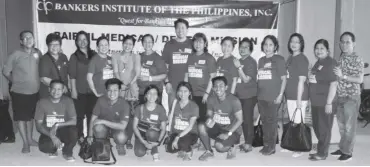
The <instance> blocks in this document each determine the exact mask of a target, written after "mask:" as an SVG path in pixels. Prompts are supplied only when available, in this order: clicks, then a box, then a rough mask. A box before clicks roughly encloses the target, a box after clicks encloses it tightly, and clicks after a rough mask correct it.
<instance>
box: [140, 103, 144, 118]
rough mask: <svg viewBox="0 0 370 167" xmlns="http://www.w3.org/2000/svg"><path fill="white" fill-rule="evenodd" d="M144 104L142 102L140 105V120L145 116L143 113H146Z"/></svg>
mask: <svg viewBox="0 0 370 167" xmlns="http://www.w3.org/2000/svg"><path fill="white" fill-rule="evenodd" d="M144 105H145V104H142V105H141V106H140V121H141V120H143V118H144V116H143V114H144Z"/></svg>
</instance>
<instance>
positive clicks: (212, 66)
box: [207, 55, 217, 73]
mask: <svg viewBox="0 0 370 167" xmlns="http://www.w3.org/2000/svg"><path fill="white" fill-rule="evenodd" d="M207 67H208V71H209V73H216V71H217V67H216V59H215V58H214V57H213V56H212V55H209V56H208V61H207Z"/></svg>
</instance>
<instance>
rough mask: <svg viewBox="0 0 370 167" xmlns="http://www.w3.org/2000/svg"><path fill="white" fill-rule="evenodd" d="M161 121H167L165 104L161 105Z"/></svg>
mask: <svg viewBox="0 0 370 167" xmlns="http://www.w3.org/2000/svg"><path fill="white" fill-rule="evenodd" d="M159 121H160V122H163V121H167V115H166V110H165V109H164V107H163V106H160V111H159Z"/></svg>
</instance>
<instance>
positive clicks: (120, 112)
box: [93, 96, 130, 123]
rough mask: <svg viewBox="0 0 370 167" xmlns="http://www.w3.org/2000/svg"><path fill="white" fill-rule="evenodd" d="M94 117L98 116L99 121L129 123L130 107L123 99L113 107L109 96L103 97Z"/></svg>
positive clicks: (94, 112) (99, 101)
mask: <svg viewBox="0 0 370 167" xmlns="http://www.w3.org/2000/svg"><path fill="white" fill-rule="evenodd" d="M93 115H95V116H97V117H98V119H102V120H107V121H111V122H117V123H119V122H121V121H128V120H129V118H130V105H129V104H128V102H127V101H126V100H124V99H123V98H121V97H119V98H118V100H117V102H116V103H114V104H113V105H112V104H111V103H110V100H109V99H108V97H107V96H102V97H99V99H98V101H97V102H96V104H95V107H94V110H93Z"/></svg>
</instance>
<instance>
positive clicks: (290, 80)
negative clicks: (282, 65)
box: [285, 54, 309, 101]
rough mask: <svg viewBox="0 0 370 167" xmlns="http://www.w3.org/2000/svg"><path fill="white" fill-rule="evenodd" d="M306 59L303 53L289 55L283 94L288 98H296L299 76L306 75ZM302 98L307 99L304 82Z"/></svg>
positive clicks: (306, 87)
mask: <svg viewBox="0 0 370 167" xmlns="http://www.w3.org/2000/svg"><path fill="white" fill-rule="evenodd" d="M308 63H309V62H308V59H307V57H306V56H305V55H304V54H299V55H297V56H289V58H288V60H287V63H286V66H287V70H288V71H287V72H288V73H287V84H286V89H285V96H286V98H287V99H288V100H297V93H298V82H299V77H300V76H305V77H307V75H308ZM303 85H304V87H303V89H304V90H303V94H302V100H305V101H306V100H308V84H307V82H304V84H303Z"/></svg>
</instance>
